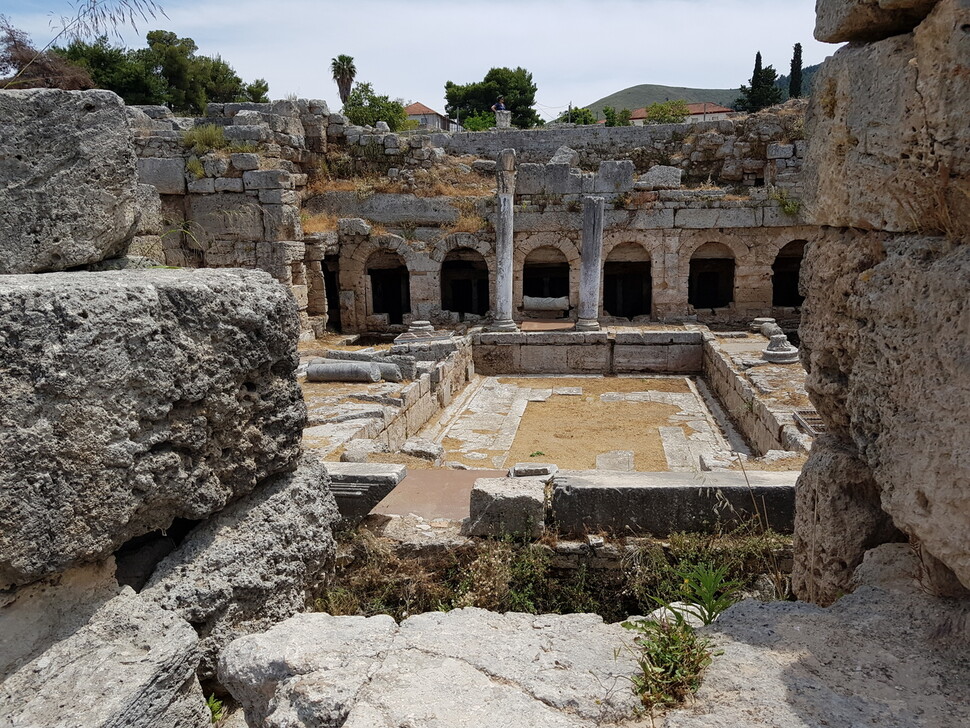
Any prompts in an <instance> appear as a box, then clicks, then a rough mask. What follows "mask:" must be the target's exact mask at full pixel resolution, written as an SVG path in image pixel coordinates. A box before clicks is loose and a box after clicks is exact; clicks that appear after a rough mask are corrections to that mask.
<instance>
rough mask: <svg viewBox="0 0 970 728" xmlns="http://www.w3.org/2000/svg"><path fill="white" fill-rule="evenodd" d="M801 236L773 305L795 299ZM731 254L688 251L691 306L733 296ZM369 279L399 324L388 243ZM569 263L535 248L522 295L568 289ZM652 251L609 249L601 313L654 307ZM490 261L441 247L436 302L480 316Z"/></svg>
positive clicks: (713, 247) (624, 246)
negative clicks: (442, 256) (438, 299)
mask: <svg viewBox="0 0 970 728" xmlns="http://www.w3.org/2000/svg"><path fill="white" fill-rule="evenodd" d="M804 249H805V241H803V240H795V241H792V242H790V243H788V244H787V245H785V246H784V247H783V248H782V249H781V250H780V251H779V253H778V255H777V257H776V258H775V261H774V263H773V265H772V305H774V306H785V307H794V306H800V305H801V303H802V300H803V299H802V296H801V295H800V294H799V293H798V276H799V271H800V268H801V261H802V257H803V255H804ZM735 267H736V262H735V257H734V253H733V251H732V250H731V248H730V247H728V246H727V245H724V244H723V243H717V242H710V243H705V244H703V245H701V246H700V247H699V248H697V249H696V250H695V251H694V253H693V254H692V256H691V259H690V266H689V272H688V286H687V287H688V291H687V296H688V303H689V304H690V305H691V306H693V307H694V308H695V309H717V308H723V307H725V306H728V305H730V304H731V303H732V301H733V300H734V290H735V286H734V283H735V280H734V279H735ZM365 272H366V275H367V276H368V277H369V278H370V291H371V297H372V300H371V306H370V310H371V312H372V313H375V314H386V315H387V317H388V321H389V323H391V324H400V323H402V322H403V320H404V315H405V314H408V313H411V288H410V273H409V271H408V268H407V265H406V263H405V261H404V259H403V258H402V257H401V255H400V254H398V253H397V252H395V251H392V250H385V249H381V250H377V251H374V252H373V253H371V255H370V256H369V257H368V258H367V262H366V264H365ZM570 273H571V268H570V263H569V261H568V260H567V258H566V255H565V254H564V253H563V251H561V250H560V249H558V248H556V247H553V246H551V245H543V246H539V247H536V248H535V249H533V250H532V251H530V252H529V253H528V255H527V256H526V257H525V259H524V262H523V264H522V294H523V296H534V297H542V298H559V297H564V296H568V295H569V290H570ZM651 273H652V270H651V258H650V254H649V252H648V251H647V250H646V249H645V248H644V247H643V246H641V245H639V244H637V243H621V244H619V245H617V246H615V247H613V248H612V250H611V251H610V253H609V254H608V256H607V258H606V260H605V261H604V264H603V287H602V297H603V300H602V304H603V312H604V314H605V315H606V316H613V317H621V318H627V319H633V318H635V317H638V316H650V314H651V307H652V277H651ZM491 303H492V291H491V284H490V276H489V265H488V263H487V261H486V260H485V257H484V256H483V255H482V253H481V252H479V251H477V250H474V249H472V248H466V247H457V248H454V249H452V250H450V251H449V252H448V253H447V254H445V256H444V259H443V260H442V263H441V273H440V306H441V309H442V310H444V311H451V312H453V313H457V314H458V315H459V317H461V318H464V316H465V315H467V314H473V315H475V316H484V315H485V314H486V313H487V312H488V311H489V310H490V308H491Z"/></svg>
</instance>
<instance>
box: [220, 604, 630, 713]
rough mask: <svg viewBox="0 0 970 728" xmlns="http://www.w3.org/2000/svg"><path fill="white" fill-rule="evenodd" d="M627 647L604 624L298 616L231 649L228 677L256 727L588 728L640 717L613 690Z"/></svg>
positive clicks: (477, 612) (469, 612)
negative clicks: (625, 717) (623, 718)
mask: <svg viewBox="0 0 970 728" xmlns="http://www.w3.org/2000/svg"><path fill="white" fill-rule="evenodd" d="M629 641H630V638H629V632H627V631H626V630H625V629H623V627H621V626H620V625H619V624H604V623H603V620H602V618H601V617H599V616H597V615H595V614H564V615H558V614H556V615H549V614H544V615H532V614H521V613H520V614H517V613H513V612H510V613H508V614H497V613H495V612H489V611H485V610H483V609H474V608H466V609H454V610H452V611H450V612H429V613H426V614H419V615H416V616H413V617H409V618H408V619H406V620H404V621H403V622H402V623H401V624H400V625H397V624H395V623H394V620H393V619H391V618H390V617H388V616H383V615H382V616H377V617H369V618H364V617H332V616H330V615H329V614H301V615H298V616H296V617H293V618H292V619H289V620H287V621H286V622H284V623H283V624H280V625H278V626H276V627H274V628H273V629H272V630H270V631H269V632H267V633H266V634H262V635H252V636H249V637H243V638H241V639H239V640H237V641H235V642H233V643H232V644H231V645H230V646H229V648H228V649H227V650H226V652H225V654H224V656H223V658H222V659H221V660H220V664H219V676H220V681H221V682H222V683H223V684H224V685H226V686H228V688H229V690H230V692H231V693H232V695H233V697H235V698H236V699H237V700H238V701H239V702H240V703H241V704H242V706H243V707H244V709H245V711H246V719H247V720H248V722H249V724H250V725H254V726H255V725H262V726H301V725H302V726H310V725H314V726H317V725H319V726H326V725H341V726H346V728H394V727H397V726H407V725H413V726H419V725H420V726H423V727H424V726H427V727H428V728H431V727H443V726H481V727H482V728H486V727H488V728H492V727H494V726H530V728H581V727H582V726H590V725H608V724H614V723H615V718H616V716H629V715H633V714H634V713H635V712H636V711H637V710H640V709H641V708H640V705H639V698H637V696H636V695H635V694H634V693H633V691H632V690H629V689H626V690H624V689H609V687H604V686H613V685H624V684H625V683H626V681H627V680H628V679H630V678H632V676H633V675H634V674H635V673H636V670H637V666H636V660H635V656H634V653H633V651H632V650H630V649H628V644H629ZM416 716H417V717H416Z"/></svg>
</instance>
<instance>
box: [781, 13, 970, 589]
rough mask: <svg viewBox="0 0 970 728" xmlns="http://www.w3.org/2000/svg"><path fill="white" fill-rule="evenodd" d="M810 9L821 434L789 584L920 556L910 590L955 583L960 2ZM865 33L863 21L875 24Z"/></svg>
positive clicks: (969, 272)
mask: <svg viewBox="0 0 970 728" xmlns="http://www.w3.org/2000/svg"><path fill="white" fill-rule="evenodd" d="M879 5H880V7H879V8H875V4H874V3H863V2H862V1H861V0H853V2H845V3H836V2H820V3H819V6H818V9H819V22H818V27H817V29H816V33H817V35H818V36H819V37H824V38H826V39H829V40H833V41H836V40H837V41H844V40H851V41H856V42H853V43H851V44H850V45H847V46H845V47H843V48H841V49H840V50H839V51H838V52H837V53H836V54H835V55H834V56H833V57H832V58H831V59H829V60H828V61H827V62H826V63H825V65H824V67H823V68H822V70H821V71H820V72H819V75H818V76H817V77H816V81H815V88H816V90H817V92H816V93H815V94H814V95H813V97H812V101H811V104H810V107H809V114H808V122H807V128H808V136H809V138H810V140H811V143H810V147H809V152H808V157H807V159H806V168H807V172H806V198H807V202H808V204H809V207H810V209H811V211H812V215H813V216H814V221H815V222H817V223H818V224H820V225H822V226H823V227H822V228H821V230H820V232H819V234H818V236H817V237H816V239H815V240H814V241H813V243H812V245H811V246H810V247H809V252H808V255H807V258H806V261H805V271H804V273H803V279H802V285H803V287H804V289H805V291H806V293H807V299H806V302H805V309H804V310H805V314H804V318H803V323H802V329H801V340H802V347H803V348H802V357H803V362H804V364H805V366H806V368H807V369H808V372H809V377H808V390H809V393H810V394H811V397H812V400H813V402H814V403H815V405H816V408H817V409H818V412H819V414H820V415H821V417H822V418H823V420H824V421H825V424H826V426H827V427H828V431H829V433H830V434H829V435H828V436H827V437H825V438H823V439H821V440H820V441H819V442H818V443H816V446H815V448H814V449H813V451H812V454H811V457H810V459H809V461H808V463H807V465H806V467H805V470H804V472H803V475H802V478H801V481H800V483H799V490H798V511H797V513H798V516H797V518H798V522H797V524H796V541H795V546H796V553H797V557H796V563H795V583H796V588H797V590H798V593H799V595H800V596H802V597H803V598H805V599H809V600H813V601H817V602H820V603H828V602H830V601H832V600H833V599H835V598H836V597H837V596H838V595H839V594H840V593H841V592H844V591H847V590H848V589H849V588H850V581H849V579H850V575H851V573H852V570H853V569H854V567H855V566H857V565H858V564H859V563H860V562H861V560H862V557H863V554H864V553H865V551H866V550H867V549H869V548H872V547H873V546H876V545H878V544H879V543H881V542H884V541H886V540H892V539H894V538H898V537H899V533H898V532H897V531H896V530H895V529H897V528H898V529H899V530H901V531H902V532H903V533H904V534H905V536H906V537H908V538H909V540H910V541H911V542H913V543H914V544H917V545H918V547H919V549H920V553H921V555H922V562H923V567H924V576H923V582H924V586H926V587H927V588H929V589H931V590H935V591H937V592H939V593H954V591H958V590H959V589H960V588H961V587H960V585H962V587H970V544H968V540H967V533H968V532H970V486H968V483H970V461H968V460H967V457H966V453H967V452H968V448H970V439H968V438H970V368H968V366H967V362H968V361H970V349H968V346H970V343H968V342H970V305H968V297H967V291H968V290H970V246H968V243H970V235H968V232H970V227H968V219H970V218H968V214H970V213H968V211H970V205H968V204H967V201H968V197H967V196H968V194H970V151H968V148H967V144H966V130H967V128H968V117H970V103H968V99H970V34H968V32H967V29H968V28H970V2H967V0H940V2H936V3H932V2H930V3H919V4H910V7H909V9H908V10H906V11H897V10H886V9H883V7H882V6H884V5H885V4H884V3H880V4H879ZM873 13H875V14H876V15H877V16H878V19H879V22H878V23H877V22H870V21H872V14H873Z"/></svg>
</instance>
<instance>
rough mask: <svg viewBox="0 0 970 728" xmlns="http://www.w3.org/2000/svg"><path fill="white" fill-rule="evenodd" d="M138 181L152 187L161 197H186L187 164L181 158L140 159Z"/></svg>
mask: <svg viewBox="0 0 970 728" xmlns="http://www.w3.org/2000/svg"><path fill="white" fill-rule="evenodd" d="M138 181H139V182H141V183H142V184H146V185H152V186H153V187H154V188H155V189H156V190H158V194H160V195H184V194H185V162H184V161H183V160H182V158H181V157H177V158H175V159H161V158H155V157H148V158H145V159H139V160H138Z"/></svg>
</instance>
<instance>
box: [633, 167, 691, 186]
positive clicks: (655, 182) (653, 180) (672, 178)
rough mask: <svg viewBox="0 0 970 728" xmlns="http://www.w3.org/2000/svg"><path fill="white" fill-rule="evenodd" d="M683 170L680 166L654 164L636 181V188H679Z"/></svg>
mask: <svg viewBox="0 0 970 728" xmlns="http://www.w3.org/2000/svg"><path fill="white" fill-rule="evenodd" d="M683 174H684V171H683V170H682V169H680V167H668V166H666V165H663V164H655V165H654V166H653V167H651V168H650V169H648V170H647V171H646V173H645V174H641V175H640V179H639V180H638V181H637V183H636V188H637V189H638V190H677V189H680V184H681V177H682V176H683Z"/></svg>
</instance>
